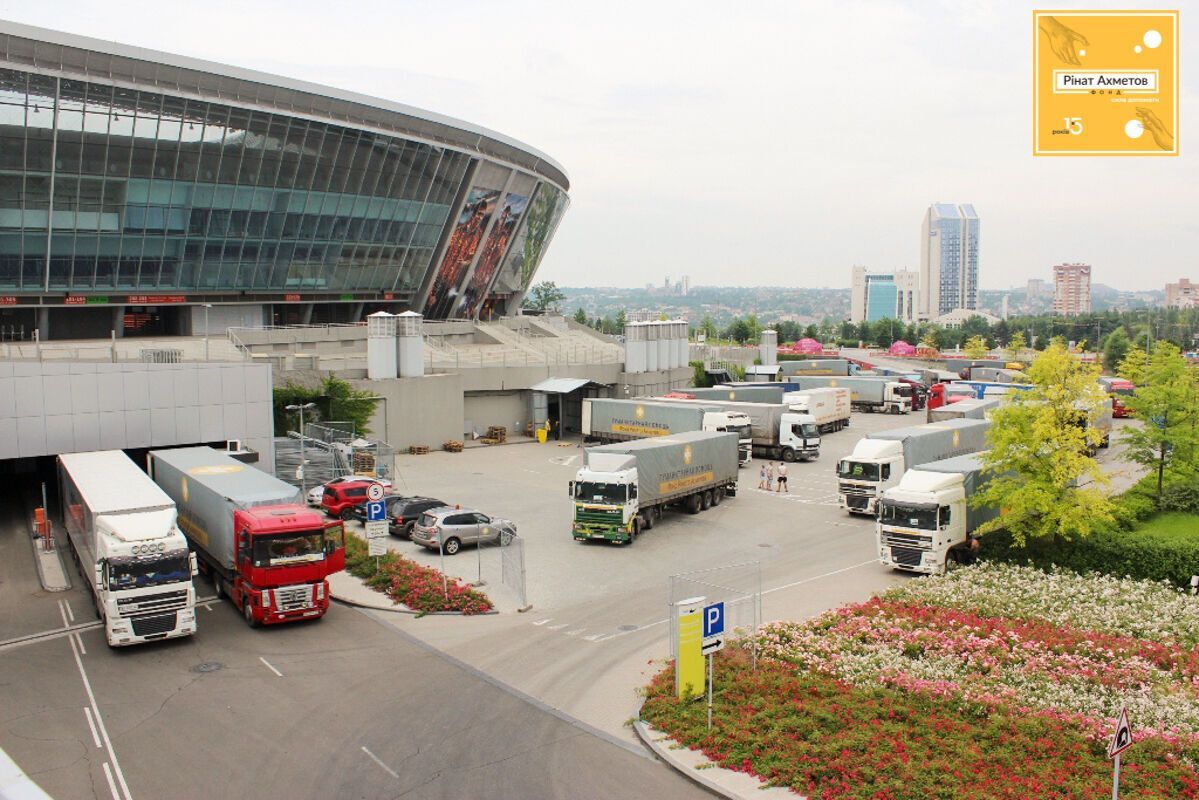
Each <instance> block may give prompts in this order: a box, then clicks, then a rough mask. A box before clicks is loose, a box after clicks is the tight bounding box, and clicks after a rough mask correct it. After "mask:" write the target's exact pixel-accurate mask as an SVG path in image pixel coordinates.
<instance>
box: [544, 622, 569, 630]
mask: <svg viewBox="0 0 1199 800" xmlns="http://www.w3.org/2000/svg"><path fill="white" fill-rule="evenodd" d="M566 625H567V623H565V622H563V623H562V624H561V625H551V626H549V627H548V628H546V630H547V631H560V630H562V629H563V628H565V627H566Z"/></svg>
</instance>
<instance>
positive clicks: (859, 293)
mask: <svg viewBox="0 0 1199 800" xmlns="http://www.w3.org/2000/svg"><path fill="white" fill-rule="evenodd" d="M919 280H920V276H919V275H917V274H916V273H915V272H913V271H911V270H906V269H897V270H894V271H892V272H874V273H872V272H867V271H866V268H865V267H861V266H855V267H854V268H853V280H852V284H851V287H850V293H849V305H850V309H849V317H850V319H851V320H852V321H853V322H854V323H855V324H857V323H860V322H875V321H876V320H880V319H883V318H891V319H898V320H902V321H903V322H915V321H916V303H917V298H918V296H919Z"/></svg>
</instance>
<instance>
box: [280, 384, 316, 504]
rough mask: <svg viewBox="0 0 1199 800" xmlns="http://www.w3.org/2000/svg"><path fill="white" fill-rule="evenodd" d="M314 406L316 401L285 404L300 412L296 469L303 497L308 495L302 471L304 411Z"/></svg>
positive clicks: (291, 409) (288, 407)
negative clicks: (298, 450) (298, 451)
mask: <svg viewBox="0 0 1199 800" xmlns="http://www.w3.org/2000/svg"><path fill="white" fill-rule="evenodd" d="M314 408H316V403H304V404H302V405H292V406H287V407H286V409H287V410H288V411H298V412H300V468H299V469H298V470H296V471H297V472H299V473H300V475H299V477H300V494H302V495H303V496H304V497H305V498H307V497H308V483H307V479H306V475H305V473H304V411H305V410H309V411H311V410H312V409H314Z"/></svg>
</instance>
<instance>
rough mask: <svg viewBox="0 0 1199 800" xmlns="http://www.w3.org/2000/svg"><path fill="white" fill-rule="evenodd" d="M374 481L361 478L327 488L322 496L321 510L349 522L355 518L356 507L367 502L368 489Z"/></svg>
mask: <svg viewBox="0 0 1199 800" xmlns="http://www.w3.org/2000/svg"><path fill="white" fill-rule="evenodd" d="M372 483H374V481H369V480H364V479H361V478H359V479H358V480H354V481H342V482H341V483H334V484H331V485H328V486H326V487H325V493H324V494H323V495H321V508H323V509H325V513H326V514H328V515H329V516H331V517H338V518H339V519H344V520H349V519H352V518H353V516H354V506H356V505H359V504H360V503H365V502H366V489H367V487H368V486H370V485H371V484H372Z"/></svg>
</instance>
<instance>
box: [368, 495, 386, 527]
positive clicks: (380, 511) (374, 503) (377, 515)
mask: <svg viewBox="0 0 1199 800" xmlns="http://www.w3.org/2000/svg"><path fill="white" fill-rule="evenodd" d="M385 519H387V505H386V504H385V503H384V502H383V501H382V500H371V501H370V502H368V503H367V504H366V520H367V522H382V521H383V520H385Z"/></svg>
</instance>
